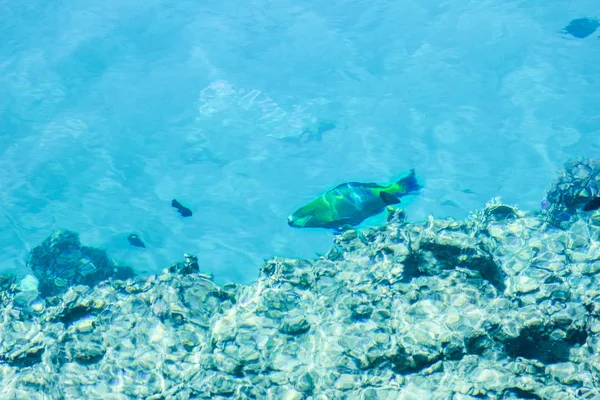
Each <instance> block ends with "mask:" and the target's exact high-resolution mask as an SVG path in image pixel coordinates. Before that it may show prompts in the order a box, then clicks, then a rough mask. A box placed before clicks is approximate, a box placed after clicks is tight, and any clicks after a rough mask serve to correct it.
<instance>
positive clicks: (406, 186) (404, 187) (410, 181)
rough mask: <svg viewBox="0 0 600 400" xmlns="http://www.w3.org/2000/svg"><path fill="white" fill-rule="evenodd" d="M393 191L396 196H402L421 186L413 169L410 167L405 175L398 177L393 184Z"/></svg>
mask: <svg viewBox="0 0 600 400" xmlns="http://www.w3.org/2000/svg"><path fill="white" fill-rule="evenodd" d="M392 186H395V187H394V188H393V189H394V192H395V194H396V195H397V196H402V195H405V194H407V193H410V192H415V191H417V190H419V189H421V188H422V186H421V185H419V182H417V176H416V175H415V170H414V169H411V170H410V171H409V172H408V174H407V175H405V176H403V177H402V178H400V179H399V180H398V181H397V182H396V183H395V184H393V185H392Z"/></svg>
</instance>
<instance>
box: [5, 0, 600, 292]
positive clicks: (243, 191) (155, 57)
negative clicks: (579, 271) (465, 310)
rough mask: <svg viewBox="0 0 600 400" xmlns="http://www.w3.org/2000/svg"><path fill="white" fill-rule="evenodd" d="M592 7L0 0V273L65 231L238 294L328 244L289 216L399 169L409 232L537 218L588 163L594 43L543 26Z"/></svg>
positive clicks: (140, 263)
mask: <svg viewBox="0 0 600 400" xmlns="http://www.w3.org/2000/svg"><path fill="white" fill-rule="evenodd" d="M599 9H600V7H598V2H597V1H591V0H575V1H543V2H540V1H511V2H506V1H486V0H484V1H456V2H443V1H430V0H419V1H397V2H391V1H373V0H369V1H367V0H360V1H348V0H344V1H336V0H331V1H326V2H323V1H302V2H296V1H289V0H282V1H278V2H269V1H254V0H250V1H237V2H222V1H212V0H210V1H203V2H199V1H177V2H173V1H161V0H153V1H133V0H118V1H114V0H108V1H103V2H90V1H48V2H40V1H30V0H21V1H14V0H0V37H1V38H2V41H1V44H0V244H1V246H0V249H1V254H0V269H1V270H16V271H21V272H22V271H25V268H26V267H25V260H26V256H27V253H28V251H29V250H30V249H31V248H32V247H34V246H36V245H37V244H39V243H40V242H41V241H42V240H43V239H44V238H45V237H47V236H48V235H49V234H50V233H51V231H52V230H54V229H57V228H68V229H71V230H74V231H77V232H79V233H80V235H81V240H82V242H83V243H84V244H85V245H89V246H97V247H102V248H105V249H107V251H108V252H109V253H110V254H111V255H112V256H113V257H114V258H115V259H117V260H121V261H125V262H128V263H130V264H133V265H134V266H135V268H136V269H137V271H139V272H157V271H159V270H160V269H162V268H164V267H165V266H167V265H168V264H169V263H171V262H174V261H176V260H181V259H182V256H183V253H184V252H190V253H195V254H197V255H198V258H199V261H200V265H201V268H202V270H203V271H208V272H213V273H214V274H215V280H216V281H217V282H220V283H223V282H228V281H235V282H242V283H249V282H251V281H252V280H254V279H255V278H256V276H257V274H258V267H259V265H260V264H261V263H262V261H263V259H265V258H270V257H271V256H274V255H278V256H285V257H312V256H314V253H315V252H325V251H327V250H328V248H329V247H330V245H331V237H332V235H331V233H330V232H328V231H319V230H296V229H292V228H290V227H288V226H287V224H286V218H287V216H288V214H290V213H291V212H292V211H293V210H294V209H295V208H297V207H298V206H301V205H302V204H304V203H306V202H307V201H309V200H311V199H312V198H314V197H315V196H317V195H319V194H320V193H321V192H322V191H323V190H326V189H328V188H330V187H332V186H334V185H336V184H338V183H341V182H344V181H365V182H379V183H387V182H390V181H392V180H394V179H395V178H397V177H398V176H400V175H401V174H402V173H403V172H405V171H406V170H408V169H409V168H415V169H416V172H417V174H418V176H419V179H420V180H421V181H422V182H423V183H424V185H425V189H424V190H423V191H422V193H421V194H419V195H418V197H414V198H412V199H411V200H410V201H409V202H407V204H406V209H407V212H408V216H409V219H410V220H413V221H417V220H422V219H424V218H426V217H427V216H428V215H430V214H433V215H435V216H440V217H443V216H451V217H455V218H464V217H466V216H467V215H468V212H469V211H471V210H475V209H478V208H481V207H483V206H484V205H485V203H486V201H487V200H489V199H490V198H492V197H494V196H501V197H502V199H503V200H505V201H506V202H509V203H513V204H518V206H519V207H520V208H522V209H537V208H539V207H540V201H541V200H542V198H543V196H544V193H545V190H546V189H547V188H548V187H549V185H550V183H551V181H552V180H553V179H554V177H555V173H556V170H557V169H559V168H560V167H561V166H562V164H563V162H564V161H566V159H568V158H569V157H573V156H580V155H581V156H596V157H597V156H598V154H599V150H600V128H599V127H600V125H599V123H600V111H598V110H599V105H600V90H599V84H600V69H599V68H598V60H599V59H600V40H599V39H598V35H599V34H600V33H598V32H596V33H595V34H593V35H590V36H589V37H587V38H585V39H577V38H574V37H572V36H568V35H564V34H562V33H561V29H562V28H564V27H565V26H566V25H567V24H568V23H569V21H570V20H572V19H575V18H581V17H594V16H598V14H600V11H599ZM173 198H176V199H178V200H179V201H180V202H182V203H183V204H184V205H186V206H188V207H189V208H191V209H192V210H193V212H194V215H193V217H191V218H182V217H181V216H180V215H179V214H177V212H176V211H175V210H174V209H173V208H171V207H170V201H171V199H173ZM382 220H383V216H379V218H374V219H372V220H368V221H367V225H368V224H375V223H378V222H381V221H382ZM130 233H137V234H138V235H140V237H141V238H142V239H143V241H144V242H145V243H146V246H147V248H146V249H140V248H136V247H132V246H130V245H129V244H128V242H127V236H128V235H129V234H130Z"/></svg>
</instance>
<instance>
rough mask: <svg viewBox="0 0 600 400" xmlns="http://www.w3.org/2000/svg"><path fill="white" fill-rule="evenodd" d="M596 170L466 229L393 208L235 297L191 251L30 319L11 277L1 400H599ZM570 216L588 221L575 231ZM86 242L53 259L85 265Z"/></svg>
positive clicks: (47, 304) (1, 351) (89, 289)
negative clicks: (589, 200) (583, 203)
mask: <svg viewBox="0 0 600 400" xmlns="http://www.w3.org/2000/svg"><path fill="white" fill-rule="evenodd" d="M579 165H583V166H584V167H585V166H587V167H591V168H590V171H588V172H589V173H588V174H587V178H584V177H583V175H581V174H582V173H583V172H581V171H580V167H579ZM597 165H600V164H597V161H596V160H586V161H584V162H582V163H579V164H577V163H575V164H569V165H568V168H567V170H566V172H565V173H564V175H562V177H561V178H560V179H559V181H560V182H559V183H557V184H556V185H555V186H554V187H553V189H552V190H551V191H550V195H549V199H550V201H551V204H552V207H550V211H548V210H546V211H536V212H523V211H520V210H518V209H517V208H516V207H513V206H510V205H506V204H503V203H502V202H500V201H499V200H498V199H493V200H492V201H490V203H489V204H488V205H487V206H486V207H485V208H484V209H483V210H480V211H476V212H474V213H473V214H472V216H471V217H470V218H469V219H467V220H465V221H455V220H452V219H435V218H429V219H428V220H427V221H423V222H420V223H408V222H406V219H405V214H404V213H403V212H402V211H399V210H390V215H389V217H388V221H387V223H386V225H384V226H380V227H377V228H368V229H363V230H348V231H346V232H344V233H343V234H341V235H337V236H335V237H334V245H333V248H332V250H331V251H330V252H329V253H328V254H327V256H324V257H321V258H318V259H315V260H295V259H283V258H273V259H272V260H269V261H267V262H266V263H265V264H264V265H263V266H262V267H261V268H260V274H259V277H258V279H257V281H256V282H255V283H253V284H251V285H248V286H244V285H236V284H227V285H224V286H218V285H216V284H215V283H213V282H212V281H211V280H210V277H209V276H207V275H204V274H201V273H199V272H198V270H199V268H198V264H197V259H196V257H194V256H192V255H186V256H185V261H184V262H181V263H176V264H174V265H172V266H171V267H169V268H166V269H165V270H164V271H163V272H162V273H161V274H160V275H157V276H150V277H147V278H142V277H137V278H135V279H134V278H131V279H128V280H104V281H101V282H97V283H95V284H94V285H83V284H75V283H72V284H71V286H70V287H68V288H66V289H65V290H64V291H60V292H59V293H57V294H56V295H55V296H53V297H48V298H46V299H43V300H39V301H42V302H43V304H36V307H35V309H36V310H37V311H35V312H29V313H26V312H22V310H21V308H20V307H21V306H20V305H19V304H20V303H19V302H22V301H24V300H23V298H26V297H27V296H23V295H20V293H22V291H19V290H21V289H19V287H18V286H17V285H14V284H13V283H11V282H12V281H11V280H10V279H8V280H6V281H5V285H4V286H5V287H6V290H5V291H4V292H3V296H4V297H3V301H2V302H1V303H0V304H2V306H1V308H0V312H1V314H2V318H1V319H0V320H1V321H2V322H1V324H0V332H2V341H1V342H0V383H1V385H2V388H3V389H2V390H3V392H2V394H3V395H4V396H6V397H7V398H36V397H35V396H36V393H44V394H46V395H47V396H49V397H50V398H109V397H110V398H148V399H163V398H173V399H191V398H199V399H225V398H235V399H255V398H282V399H283V398H285V399H307V400H308V399H315V400H316V399H337V398H340V399H341V398H351V399H380V398H393V399H413V398H414V399H421V398H432V399H433V398H436V399H450V398H452V399H475V398H489V399H509V398H523V399H579V398H597V397H599V396H600V393H599V392H598V388H597V385H596V377H595V375H594V374H595V372H594V371H597V370H599V369H600V355H599V354H600V289H598V288H599V287H600V282H599V280H600V279H599V277H598V275H597V271H600V265H599V263H600V250H599V249H600V224H598V223H596V222H595V220H594V219H593V218H592V217H591V216H589V215H588V214H585V212H584V211H582V210H580V209H579V208H578V207H579V202H578V201H577V200H574V199H576V198H577V196H578V195H577V190H579V189H577V190H575V189H573V186H577V188H582V187H585V188H593V183H591V182H592V179H593V180H595V179H596V178H595V176H596V175H594V174H595V171H596V170H595V169H594V168H596V167H594V166H597ZM569 171H570V172H569ZM574 171H575V172H574ZM577 171H580V172H577ZM582 171H584V172H585V168H584V169H583V170H582ZM592 177H593V178H592ZM563 178H564V179H563ZM578 179H579V180H578ZM585 179H587V180H585ZM566 182H571V185H567V186H564V185H563V184H564V183H566ZM561 185H563V186H561ZM558 210H566V211H568V212H571V213H572V216H573V219H572V220H571V221H570V222H569V224H568V225H565V226H562V229H561V228H559V227H557V226H556V225H555V223H554V219H553V215H554V214H553V213H554V212H555V211H558ZM560 212H562V211H560ZM69 237H70V238H71V240H70V241H67V242H66V244H65V245H64V246H63V245H60V243H62V242H61V241H56V239H55V240H54V242H51V243H49V244H48V243H45V245H44V246H42V248H43V249H45V251H46V253H50V254H67V255H69V257H67V259H68V260H78V259H80V258H81V254H82V250H81V248H80V247H78V246H77V245H76V242H74V240H73V236H67V238H69ZM52 243H58V244H55V245H54V246H53V245H52ZM74 243H75V244H74ZM67 244H68V246H67ZM59 249H62V252H61V251H58V250H59ZM65 249H66V250H65ZM65 251H66V252H65ZM73 255H74V256H73ZM63 257H64V256H63ZM59 258H60V257H59ZM38 259H41V258H38ZM49 260H55V258H49ZM37 264H38V265H41V264H42V263H37ZM49 264H50V265H51V266H52V268H51V269H52V270H53V271H56V270H60V267H58V266H60V265H63V264H60V263H58V262H56V261H55V264H52V263H49ZM66 265H77V263H76V262H75V263H74V264H69V263H67V264H66ZM41 276H42V277H43V278H44V279H48V278H47V276H46V275H41ZM63 276H64V275H63ZM78 279H81V278H78ZM78 283H82V282H78ZM111 396H112V397H111Z"/></svg>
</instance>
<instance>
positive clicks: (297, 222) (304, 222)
mask: <svg viewBox="0 0 600 400" xmlns="http://www.w3.org/2000/svg"><path fill="white" fill-rule="evenodd" d="M311 218H312V217H311V216H310V215H306V216H303V217H298V216H296V214H295V213H294V214H292V215H290V216H289V217H288V225H289V226H292V227H294V228H303V227H305V226H310V225H308V222H309V220H310V219H311Z"/></svg>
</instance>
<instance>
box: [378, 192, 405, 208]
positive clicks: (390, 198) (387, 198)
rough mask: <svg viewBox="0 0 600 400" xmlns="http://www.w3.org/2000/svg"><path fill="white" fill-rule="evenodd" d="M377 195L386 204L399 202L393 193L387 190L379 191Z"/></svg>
mask: <svg viewBox="0 0 600 400" xmlns="http://www.w3.org/2000/svg"><path fill="white" fill-rule="evenodd" d="M379 197H380V198H381V200H383V202H384V203H385V204H386V205H391V204H398V203H400V199H399V198H397V197H396V196H394V195H393V194H389V193H387V192H380V193H379Z"/></svg>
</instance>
